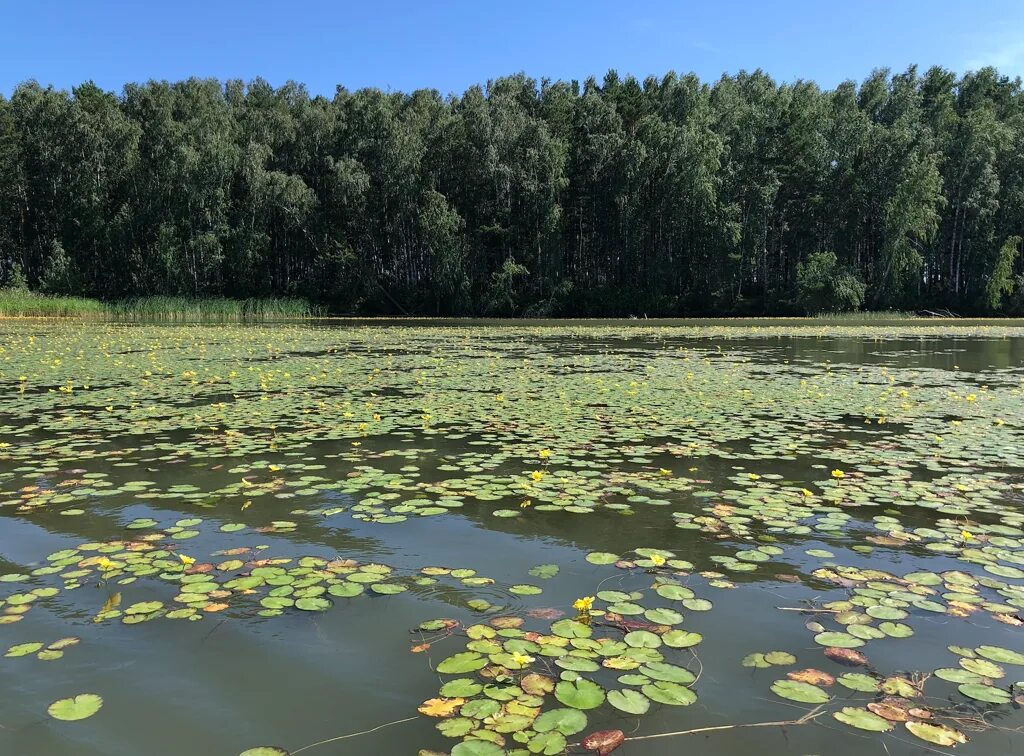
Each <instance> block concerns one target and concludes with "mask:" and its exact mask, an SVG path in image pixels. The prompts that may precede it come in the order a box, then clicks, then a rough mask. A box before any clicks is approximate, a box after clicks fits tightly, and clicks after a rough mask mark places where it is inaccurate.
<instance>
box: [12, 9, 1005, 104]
mask: <svg viewBox="0 0 1024 756" xmlns="http://www.w3.org/2000/svg"><path fill="white" fill-rule="evenodd" d="M915 62H916V63H919V64H920V65H921V66H922V68H926V67H928V66H929V65H932V64H940V65H943V66H946V67H947V68H952V69H954V70H957V71H963V70H965V69H968V68H978V67H980V66H983V65H996V66H997V67H999V68H1000V70H1001V71H1003V72H1005V73H1008V74H1011V75H1024V2H1022V1H1021V0H979V2H976V3H974V4H971V3H964V2H962V0H958V1H957V2H952V0H886V1H885V2H879V1H878V0H857V1H856V2H853V1H851V0H847V1H846V2H843V1H842V0H831V1H830V0H817V1H816V2H810V1H805V0H800V1H797V0H791V1H789V2H787V1H786V0H776V1H771V0H759V1H754V0H714V1H713V2H708V1H705V2H692V1H689V0H676V1H675V2H663V1H661V0H658V1H657V2H640V1H639V0H633V2H622V1H621V0H620V2H605V0H586V1H585V2H568V1H565V2H559V1H558V0H548V1H547V2H535V1H533V0H518V1H517V2H505V3H498V2H494V1H493V0H479V1H478V2H430V1H429V0H426V1H423V0H421V1H420V2H398V1H397V0H376V1H375V2H360V3H350V2H342V1H341V0H333V1H332V0H285V1H284V2H267V1H265V0H203V1H202V2H196V1H195V0H164V1H160V0H134V1H132V2H128V1H127V0H90V1H87V0H64V1H63V2H55V1H53V0H0V92H3V93H4V94H10V92H11V90H12V89H13V88H14V87H15V86H16V85H17V84H18V83H19V82H21V81H24V80H26V79H32V78H34V79H36V80H38V81H40V82H42V83H44V84H53V85H55V86H57V87H62V88H66V87H70V86H73V85H75V84H78V83H80V82H82V81H85V80H89V79H91V80H93V81H95V82H96V83H97V84H99V85H100V86H102V87H105V88H108V89H113V90H117V91H119V90H120V89H121V86H122V85H123V84H124V83H125V82H128V81H144V80H147V79H172V80H173V79H181V78H185V77H188V76H193V75H195V76H213V77H217V78H221V79H225V78H241V79H251V78H253V77H255V76H263V77H264V78H266V79H268V80H269V81H270V82H271V83H273V84H275V85H277V84H282V83H284V82H285V81H287V80H289V79H294V80H296V81H301V82H304V83H305V84H307V85H308V87H309V89H310V90H311V91H312V92H314V93H323V94H331V93H333V91H334V86H335V84H337V83H341V84H344V85H345V86H347V87H348V88H350V89H355V88H358V87H363V86H376V87H381V88H384V89H393V90H411V89H416V88H419V87H433V88H436V89H440V90H441V91H442V92H443V93H448V92H452V91H456V92H461V91H462V90H463V89H465V87H466V86H468V85H470V84H473V83H477V82H484V81H486V80H487V79H488V78H493V77H495V76H500V75H502V74H507V73H514V72H518V71H525V72H526V73H528V74H530V75H532V76H536V77H541V76H547V77H550V78H562V79H573V78H576V79H583V78H585V77H586V76H587V75H590V74H596V75H597V76H598V77H600V76H602V75H603V74H604V72H605V71H607V70H608V69H609V68H616V69H618V70H619V72H620V73H623V74H625V73H632V74H635V75H637V76H640V77H643V76H645V75H647V74H652V73H653V74H662V73H664V72H666V71H668V70H670V69H675V70H676V71H679V72H688V71H694V72H696V73H697V74H699V75H700V76H701V78H703V79H711V80H713V79H715V78H717V77H718V76H719V75H720V74H721V73H723V72H735V71H738V70H740V69H744V68H745V69H748V70H752V69H754V68H758V67H760V68H762V69H764V70H766V71H767V72H768V73H770V74H771V75H773V76H774V77H775V78H777V79H780V80H786V81H792V80H793V79H796V78H805V79H814V80H816V81H818V82H819V83H820V84H822V85H823V86H829V87H831V86H834V85H835V84H836V83H838V82H840V81H842V80H843V79H847V78H853V79H856V80H860V79H862V78H863V77H864V76H866V75H867V74H868V73H869V72H870V71H871V69H872V68H875V67H880V66H888V67H891V68H894V69H900V70H902V69H904V68H905V67H906V66H907V65H908V64H910V63H915Z"/></svg>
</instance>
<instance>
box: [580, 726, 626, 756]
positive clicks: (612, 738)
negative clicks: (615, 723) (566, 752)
mask: <svg viewBox="0 0 1024 756" xmlns="http://www.w3.org/2000/svg"><path fill="white" fill-rule="evenodd" d="M625 741H626V733H624V732H623V731H622V730H599V731H597V732H592V733H590V734H589V735H587V737H585V738H583V741H582V742H581V743H580V745H582V746H583V747H584V748H585V749H586V750H588V751H593V752H595V753H596V754H597V756H607V755H608V754H609V753H611V752H612V751H614V750H615V749H616V748H618V747H619V746H620V745H622V744H623V743H624V742H625Z"/></svg>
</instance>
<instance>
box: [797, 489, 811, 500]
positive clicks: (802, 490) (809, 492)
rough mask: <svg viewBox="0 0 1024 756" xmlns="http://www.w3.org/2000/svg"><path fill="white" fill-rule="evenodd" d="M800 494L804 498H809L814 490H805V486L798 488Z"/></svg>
mask: <svg viewBox="0 0 1024 756" xmlns="http://www.w3.org/2000/svg"><path fill="white" fill-rule="evenodd" d="M800 494H801V495H802V496H803V497H804V498H805V499H809V498H810V497H812V496H814V492H813V491H808V490H807V489H806V488H801V489H800Z"/></svg>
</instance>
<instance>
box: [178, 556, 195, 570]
mask: <svg viewBox="0 0 1024 756" xmlns="http://www.w3.org/2000/svg"><path fill="white" fill-rule="evenodd" d="M178 559H180V560H181V563H182V564H183V565H185V566H186V567H191V566H192V565H193V564H195V563H196V558H195V557H190V556H188V555H187V554H178Z"/></svg>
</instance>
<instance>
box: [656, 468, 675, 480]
mask: <svg viewBox="0 0 1024 756" xmlns="http://www.w3.org/2000/svg"><path fill="white" fill-rule="evenodd" d="M658 475H660V476H662V477H663V478H668V477H670V476H671V475H672V471H671V470H666V469H665V468H664V467H662V468H660V469H659V470H658Z"/></svg>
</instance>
